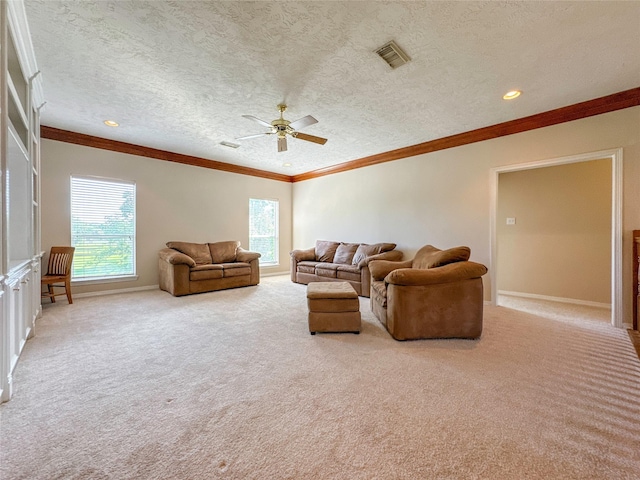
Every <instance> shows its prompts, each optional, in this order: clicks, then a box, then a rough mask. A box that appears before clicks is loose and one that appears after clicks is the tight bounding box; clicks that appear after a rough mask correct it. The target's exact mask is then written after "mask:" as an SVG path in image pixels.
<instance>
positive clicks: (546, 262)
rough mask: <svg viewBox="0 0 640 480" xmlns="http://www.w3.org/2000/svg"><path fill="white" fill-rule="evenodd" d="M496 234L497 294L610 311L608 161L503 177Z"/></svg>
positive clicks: (609, 186) (609, 193) (500, 177)
mask: <svg viewBox="0 0 640 480" xmlns="http://www.w3.org/2000/svg"><path fill="white" fill-rule="evenodd" d="M509 217H510V218H515V221H516V223H515V225H507V222H506V219H507V218H509ZM496 226H497V228H496V233H497V245H498V248H497V267H498V275H497V288H498V290H499V291H501V290H506V291H510V292H520V293H529V294H536V295H545V296H551V297H561V298H567V299H574V300H586V301H590V302H598V303H605V304H609V303H611V160H610V159H605V160H593V161H588V162H580V163H571V164H566V165H557V166H552V167H544V168H537V169H533V170H522V171H517V172H505V173H501V174H500V176H499V180H498V215H497V217H496Z"/></svg>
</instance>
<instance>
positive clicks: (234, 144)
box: [220, 140, 240, 148]
mask: <svg viewBox="0 0 640 480" xmlns="http://www.w3.org/2000/svg"><path fill="white" fill-rule="evenodd" d="M220 145H224V146H225V147H231V148H238V147H239V146H240V145H238V144H237V143H232V142H227V141H226V140H224V141H222V142H220Z"/></svg>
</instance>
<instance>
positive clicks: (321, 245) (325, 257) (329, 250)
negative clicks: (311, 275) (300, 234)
mask: <svg viewBox="0 0 640 480" xmlns="http://www.w3.org/2000/svg"><path fill="white" fill-rule="evenodd" d="M338 245H340V244H339V243H338V242H329V241H327V240H317V241H316V261H318V262H326V263H332V262H333V256H334V255H335V254H336V250H337V248H338Z"/></svg>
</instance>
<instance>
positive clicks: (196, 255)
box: [167, 242, 212, 265]
mask: <svg viewBox="0 0 640 480" xmlns="http://www.w3.org/2000/svg"><path fill="white" fill-rule="evenodd" d="M167 247H168V248H173V249H174V250H177V251H179V252H180V253H184V254H185V255H187V256H189V257H191V258H193V261H194V262H196V265H203V264H206V263H212V262H211V252H209V246H208V245H207V244H206V243H191V242H167Z"/></svg>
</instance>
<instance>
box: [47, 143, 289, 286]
mask: <svg viewBox="0 0 640 480" xmlns="http://www.w3.org/2000/svg"><path fill="white" fill-rule="evenodd" d="M72 174H73V175H94V176H101V177H109V178H114V179H122V180H132V181H135V182H136V191H137V224H136V229H137V273H138V276H139V279H138V280H137V281H130V282H118V283H102V284H98V285H82V286H80V285H78V286H74V287H73V291H74V292H75V293H84V292H90V291H99V290H115V289H124V288H134V287H143V286H149V285H157V284H158V267H157V252H158V250H159V249H160V248H162V247H164V244H165V243H166V242H167V241H171V240H184V241H193V242H214V241H220V240H240V241H241V242H242V246H243V247H244V248H249V198H268V199H277V200H279V202H280V265H279V266H278V267H263V268H262V269H261V272H262V273H263V274H264V273H271V272H287V271H288V270H289V251H290V250H291V184H290V183H285V182H278V181H275V180H267V179H262V178H256V177H250V176H246V175H238V174H234V173H228V172H221V171H217V170H209V169H205V168H200V167H192V166H188V165H181V164H178V163H171V162H165V161H160V160H154V159H150V158H145V157H138V156H134V155H127V154H123V153H116V152H110V151H106V150H99V149H95V148H90V147H84V146H78V145H71V144H67V143H62V142H56V141H53V140H43V141H42V179H41V182H42V249H43V250H44V251H45V252H48V251H49V248H50V247H51V246H52V245H70V242H71V232H70V230H71V227H70V205H69V188H70V177H71V175H72Z"/></svg>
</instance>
